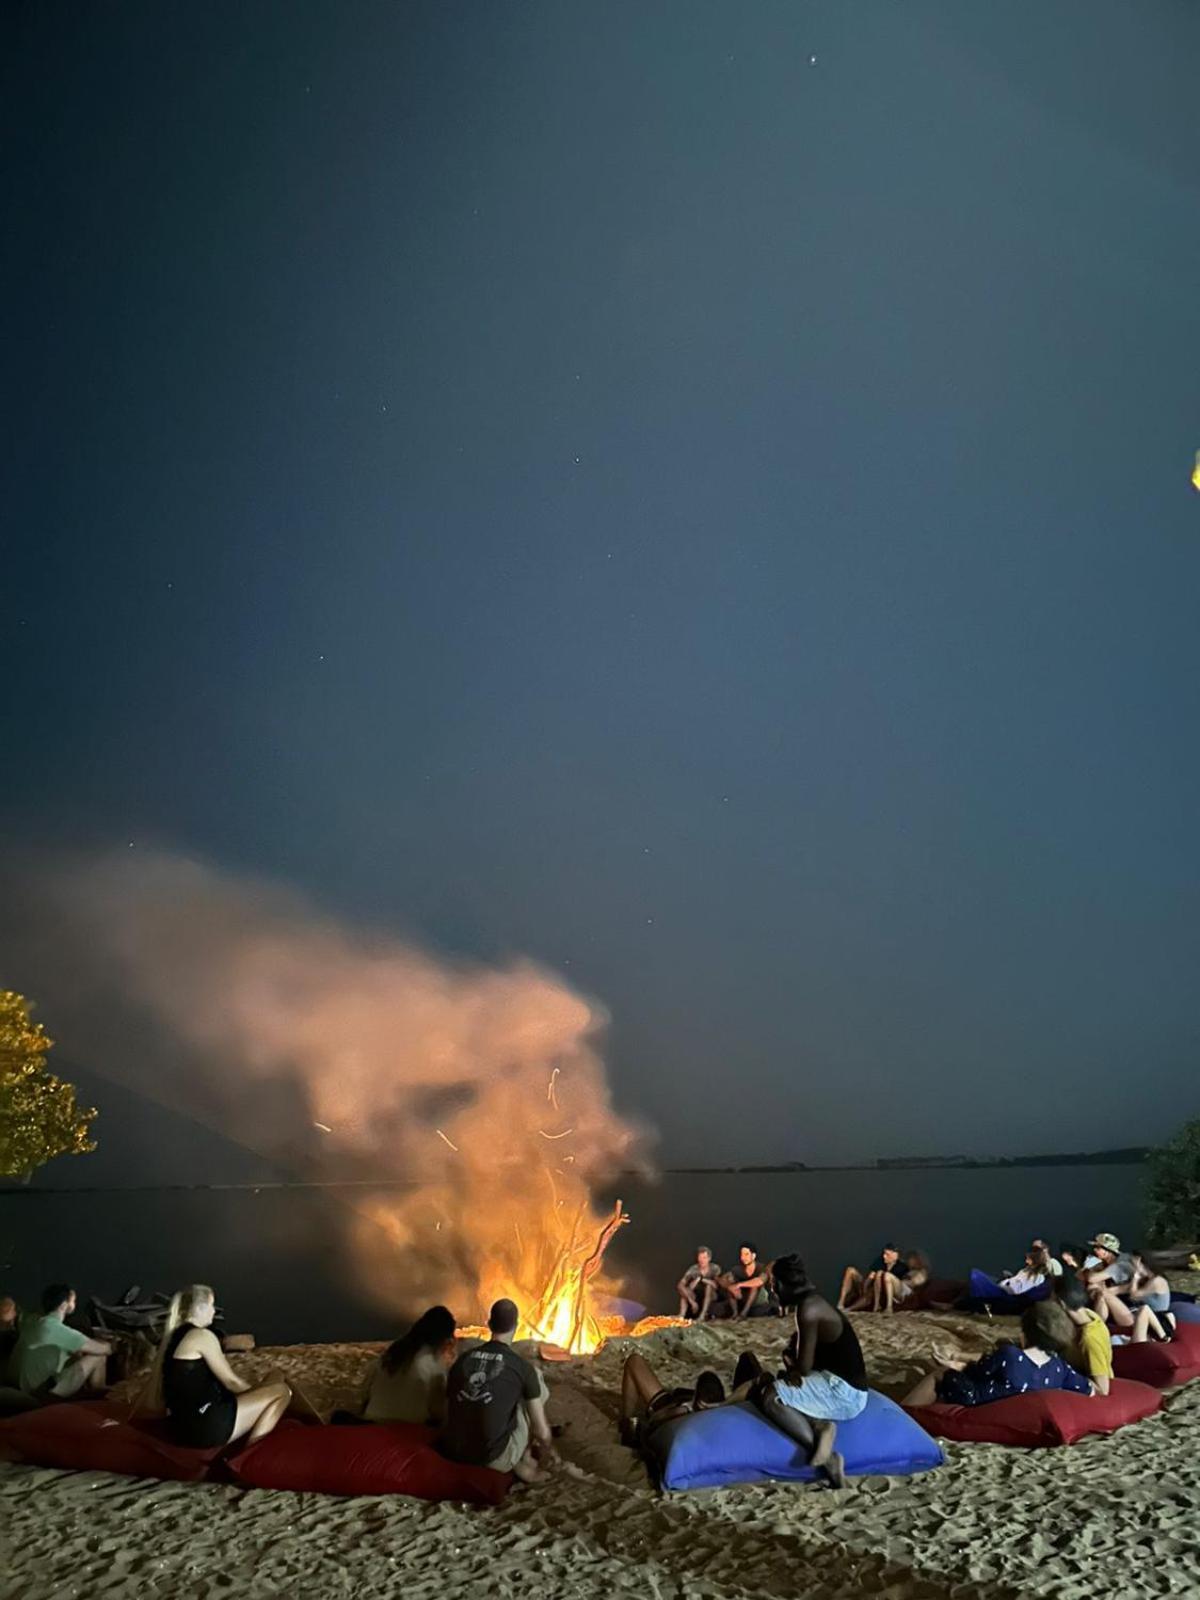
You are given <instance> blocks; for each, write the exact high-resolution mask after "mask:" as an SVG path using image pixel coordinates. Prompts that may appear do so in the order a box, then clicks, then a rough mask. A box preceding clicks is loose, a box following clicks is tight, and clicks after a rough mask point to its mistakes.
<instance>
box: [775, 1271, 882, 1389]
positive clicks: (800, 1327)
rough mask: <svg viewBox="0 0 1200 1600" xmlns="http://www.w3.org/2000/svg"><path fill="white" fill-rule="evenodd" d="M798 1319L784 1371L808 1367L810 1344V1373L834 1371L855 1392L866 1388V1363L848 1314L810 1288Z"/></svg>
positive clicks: (785, 1350)
mask: <svg viewBox="0 0 1200 1600" xmlns="http://www.w3.org/2000/svg"><path fill="white" fill-rule="evenodd" d="M795 1316H796V1330H795V1332H794V1333H793V1334H792V1337H791V1338H790V1339H789V1340H788V1342H787V1345H786V1346H785V1348H784V1356H783V1362H784V1366H785V1368H786V1369H787V1370H788V1371H789V1372H795V1371H800V1370H801V1369H802V1368H803V1367H804V1366H805V1364H806V1361H805V1346H806V1344H807V1346H808V1348H809V1349H810V1350H811V1356H809V1357H808V1358H807V1364H808V1369H809V1370H810V1371H812V1372H831V1373H832V1374H833V1375H834V1377H837V1378H842V1379H843V1380H844V1381H845V1382H846V1383H849V1384H852V1385H853V1386H854V1387H855V1388H856V1389H866V1388H867V1387H868V1385H867V1364H866V1361H865V1359H864V1357H863V1353H862V1345H861V1344H860V1343H859V1341H858V1335H857V1334H856V1333H855V1331H854V1324H853V1323H852V1322H851V1321H850V1319H849V1317H847V1315H846V1313H845V1312H844V1311H839V1310H838V1308H837V1307H836V1306H831V1305H830V1304H829V1301H828V1300H826V1299H825V1298H824V1297H823V1296H822V1295H819V1294H818V1293H817V1292H816V1290H815V1289H811V1290H809V1291H808V1293H806V1294H805V1295H804V1297H803V1298H802V1299H801V1300H800V1301H798V1302H797V1304H796V1310H795ZM810 1329H811V1330H812V1334H810V1333H809V1331H808V1330H810ZM814 1334H815V1337H814V1336H813V1335H814Z"/></svg>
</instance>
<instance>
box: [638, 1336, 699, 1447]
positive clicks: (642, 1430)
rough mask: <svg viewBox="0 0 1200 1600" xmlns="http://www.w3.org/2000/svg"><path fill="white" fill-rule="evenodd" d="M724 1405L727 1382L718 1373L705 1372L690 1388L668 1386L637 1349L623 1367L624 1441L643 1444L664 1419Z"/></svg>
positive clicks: (665, 1420) (667, 1419) (667, 1420)
mask: <svg viewBox="0 0 1200 1600" xmlns="http://www.w3.org/2000/svg"><path fill="white" fill-rule="evenodd" d="M724 1404H725V1385H724V1384H723V1383H722V1382H721V1380H720V1378H719V1377H718V1376H717V1374H716V1373H715V1372H702V1373H701V1374H700V1376H699V1377H698V1378H697V1379H696V1382H695V1384H694V1385H693V1386H692V1388H690V1389H687V1388H677V1389H667V1388H665V1387H664V1386H663V1385H662V1384H661V1383H660V1382H659V1379H658V1375H657V1373H656V1372H655V1371H654V1369H653V1368H652V1367H651V1365H650V1363H649V1362H648V1361H647V1360H646V1358H645V1356H643V1355H639V1354H638V1352H637V1351H636V1350H635V1351H634V1352H633V1354H632V1355H629V1356H627V1357H626V1358H625V1365H624V1367H622V1369H621V1415H620V1422H619V1426H620V1432H621V1443H622V1444H626V1445H630V1446H636V1445H639V1444H642V1443H644V1442H645V1440H646V1438H647V1437H648V1435H649V1433H650V1431H651V1430H652V1429H654V1428H657V1427H659V1426H661V1424H662V1423H664V1422H670V1421H671V1420H672V1419H673V1418H675V1417H686V1416H689V1415H690V1414H691V1413H692V1412H693V1411H708V1410H710V1409H711V1408H712V1407H713V1406H720V1405H724Z"/></svg>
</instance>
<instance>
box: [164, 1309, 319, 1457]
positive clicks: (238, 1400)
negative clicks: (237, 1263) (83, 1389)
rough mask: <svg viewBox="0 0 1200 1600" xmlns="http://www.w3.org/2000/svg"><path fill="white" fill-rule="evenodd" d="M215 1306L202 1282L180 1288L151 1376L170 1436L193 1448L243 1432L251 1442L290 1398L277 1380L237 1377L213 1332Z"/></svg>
mask: <svg viewBox="0 0 1200 1600" xmlns="http://www.w3.org/2000/svg"><path fill="white" fill-rule="evenodd" d="M215 1311H216V1299H215V1297H214V1295H213V1291H212V1290H211V1289H210V1288H209V1287H208V1285H207V1284H203V1283H193V1284H191V1285H190V1286H189V1287H188V1288H186V1289H181V1290H180V1291H179V1293H178V1294H177V1295H176V1296H175V1297H174V1299H173V1300H172V1301H171V1307H170V1310H169V1311H168V1313H167V1322H166V1327H165V1328H164V1329H163V1336H162V1343H161V1344H160V1345H159V1347H158V1355H157V1357H156V1358H155V1367H154V1373H153V1375H152V1379H151V1393H152V1395H153V1396H154V1398H155V1400H156V1401H158V1402H159V1403H161V1405H162V1406H163V1407H164V1408H165V1410H166V1413H167V1426H168V1428H169V1430H170V1433H171V1437H172V1439H174V1441H175V1443H176V1444H182V1445H188V1446H190V1447H191V1448H193V1449H201V1450H204V1449H212V1448H213V1447H214V1446H216V1445H222V1444H229V1443H230V1442H231V1441H232V1440H234V1439H241V1438H242V1437H243V1436H245V1437H247V1438H248V1441H249V1442H250V1443H253V1442H254V1441H255V1440H256V1439H261V1438H263V1437H264V1436H265V1435H266V1434H268V1433H270V1431H271V1429H272V1428H273V1427H274V1426H275V1424H276V1423H277V1422H278V1421H279V1419H280V1417H282V1416H283V1414H284V1412H285V1411H286V1410H287V1408H288V1406H289V1405H290V1404H291V1401H292V1391H291V1389H290V1388H289V1386H288V1385H287V1384H286V1383H283V1382H282V1381H280V1382H275V1383H264V1384H260V1385H259V1387H258V1388H252V1387H251V1385H250V1384H248V1383H247V1382H246V1380H245V1379H244V1378H239V1377H238V1375H237V1373H236V1372H235V1371H234V1370H233V1368H232V1367H231V1366H230V1365H229V1362H228V1361H227V1360H226V1359H225V1352H224V1351H223V1350H222V1349H221V1343H220V1340H219V1339H218V1338H217V1336H216V1334H215V1333H214V1332H213V1331H212V1326H211V1324H212V1320H213V1316H214V1314H215Z"/></svg>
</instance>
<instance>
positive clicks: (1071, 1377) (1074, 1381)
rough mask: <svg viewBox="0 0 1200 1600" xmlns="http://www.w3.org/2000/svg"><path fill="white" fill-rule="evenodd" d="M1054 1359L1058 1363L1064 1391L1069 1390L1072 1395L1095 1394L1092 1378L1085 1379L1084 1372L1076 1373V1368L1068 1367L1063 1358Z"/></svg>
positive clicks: (1056, 1357)
mask: <svg viewBox="0 0 1200 1600" xmlns="http://www.w3.org/2000/svg"><path fill="white" fill-rule="evenodd" d="M1053 1359H1054V1360H1055V1361H1056V1362H1057V1363H1058V1376H1059V1378H1060V1380H1061V1384H1062V1387H1063V1388H1064V1389H1069V1390H1070V1391H1071V1393H1072V1394H1093V1393H1094V1392H1095V1389H1094V1386H1093V1384H1092V1380H1091V1379H1090V1378H1085V1377H1084V1375H1083V1373H1082V1372H1076V1370H1075V1368H1074V1367H1072V1366H1068V1364H1067V1363H1066V1362H1065V1361H1064V1360H1063V1358H1062V1357H1061V1356H1055V1357H1054V1358H1053Z"/></svg>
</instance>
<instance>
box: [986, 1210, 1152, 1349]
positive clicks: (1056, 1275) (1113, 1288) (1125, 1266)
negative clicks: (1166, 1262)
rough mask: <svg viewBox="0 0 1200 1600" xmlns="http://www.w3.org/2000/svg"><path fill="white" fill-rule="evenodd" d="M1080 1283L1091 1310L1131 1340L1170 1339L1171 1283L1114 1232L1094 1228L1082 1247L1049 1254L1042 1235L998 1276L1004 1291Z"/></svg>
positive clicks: (1018, 1292)
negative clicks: (1016, 1266)
mask: <svg viewBox="0 0 1200 1600" xmlns="http://www.w3.org/2000/svg"><path fill="white" fill-rule="evenodd" d="M1070 1280H1075V1281H1076V1282H1078V1283H1080V1284H1082V1285H1083V1287H1084V1290H1085V1292H1086V1295H1087V1298H1088V1302H1089V1304H1090V1305H1091V1308H1092V1310H1093V1311H1094V1312H1095V1313H1096V1315H1097V1316H1098V1317H1099V1318H1100V1319H1101V1320H1102V1321H1103V1322H1106V1323H1107V1324H1109V1326H1110V1327H1111V1328H1112V1329H1113V1330H1114V1337H1115V1338H1117V1339H1122V1338H1125V1339H1128V1340H1129V1341H1130V1342H1131V1343H1133V1344H1140V1343H1143V1342H1144V1341H1145V1340H1147V1339H1170V1338H1171V1336H1172V1335H1173V1333H1174V1331H1175V1318H1174V1316H1173V1315H1172V1313H1171V1285H1170V1284H1169V1283H1168V1282H1167V1280H1166V1278H1165V1277H1163V1275H1162V1273H1161V1272H1156V1271H1155V1270H1154V1269H1153V1268H1152V1267H1150V1266H1148V1265H1147V1263H1146V1261H1145V1258H1144V1257H1143V1256H1142V1254H1141V1253H1140V1251H1136V1250H1129V1251H1125V1250H1122V1249H1121V1241H1120V1239H1118V1238H1117V1236H1116V1234H1114V1233H1098V1234H1097V1235H1096V1237H1095V1238H1094V1239H1092V1240H1091V1241H1090V1242H1089V1244H1088V1245H1087V1247H1086V1248H1082V1247H1080V1246H1077V1245H1071V1244H1064V1245H1062V1246H1061V1247H1060V1249H1059V1253H1058V1255H1057V1256H1056V1255H1054V1254H1052V1252H1051V1250H1050V1247H1049V1246H1048V1245H1047V1243H1046V1241H1045V1240H1044V1239H1034V1241H1033V1242H1032V1244H1031V1245H1030V1247H1029V1251H1028V1253H1027V1254H1026V1256H1025V1264H1024V1266H1023V1267H1022V1268H1021V1270H1020V1271H1019V1272H1015V1273H1011V1274H1009V1275H1008V1276H1007V1277H1004V1278H1002V1279H1001V1280H1000V1287H1001V1288H1002V1289H1003V1290H1004V1292H1005V1293H1006V1294H1009V1295H1022V1294H1028V1293H1030V1292H1031V1291H1033V1290H1037V1289H1043V1288H1046V1287H1048V1288H1049V1290H1050V1291H1051V1293H1053V1292H1055V1291H1056V1289H1057V1286H1058V1285H1059V1284H1060V1283H1062V1282H1063V1281H1070Z"/></svg>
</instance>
